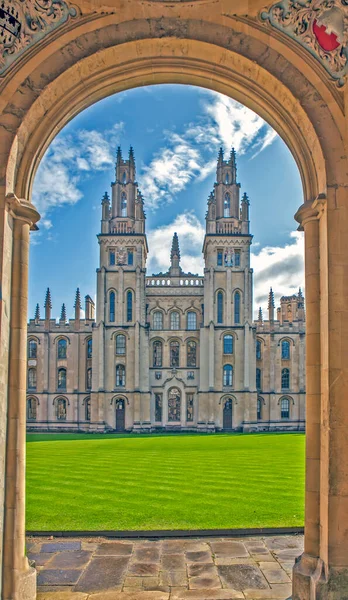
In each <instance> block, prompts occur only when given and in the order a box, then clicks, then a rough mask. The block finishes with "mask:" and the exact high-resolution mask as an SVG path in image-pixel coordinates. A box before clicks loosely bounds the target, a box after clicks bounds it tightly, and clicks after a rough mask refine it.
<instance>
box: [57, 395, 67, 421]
mask: <svg viewBox="0 0 348 600" xmlns="http://www.w3.org/2000/svg"><path fill="white" fill-rule="evenodd" d="M56 415H57V420H58V421H66V400H65V398H58V400H57V401H56Z"/></svg>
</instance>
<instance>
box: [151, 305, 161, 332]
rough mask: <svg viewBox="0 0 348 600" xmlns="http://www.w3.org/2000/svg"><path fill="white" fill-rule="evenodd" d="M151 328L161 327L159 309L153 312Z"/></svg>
mask: <svg viewBox="0 0 348 600" xmlns="http://www.w3.org/2000/svg"><path fill="white" fill-rule="evenodd" d="M153 328H154V329H156V330H157V331H159V330H160V329H163V313H162V312H161V311H160V310H156V312H154V313H153Z"/></svg>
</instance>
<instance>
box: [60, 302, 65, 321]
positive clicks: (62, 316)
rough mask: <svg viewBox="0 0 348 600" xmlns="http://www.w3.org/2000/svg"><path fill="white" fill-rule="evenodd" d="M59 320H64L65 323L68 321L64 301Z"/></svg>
mask: <svg viewBox="0 0 348 600" xmlns="http://www.w3.org/2000/svg"><path fill="white" fill-rule="evenodd" d="M59 320H60V321H63V323H66V321H67V318H66V308H65V304H64V302H63V304H62V310H61V313H60V319H59Z"/></svg>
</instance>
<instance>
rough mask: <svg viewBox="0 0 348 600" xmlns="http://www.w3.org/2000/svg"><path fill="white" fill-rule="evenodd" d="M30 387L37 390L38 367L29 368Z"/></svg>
mask: <svg viewBox="0 0 348 600" xmlns="http://www.w3.org/2000/svg"><path fill="white" fill-rule="evenodd" d="M28 388H29V389H30V390H36V369H34V368H32V367H31V368H30V369H28Z"/></svg>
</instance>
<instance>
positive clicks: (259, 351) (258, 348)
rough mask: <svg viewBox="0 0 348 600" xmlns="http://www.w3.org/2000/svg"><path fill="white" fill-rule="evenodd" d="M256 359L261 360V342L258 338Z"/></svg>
mask: <svg viewBox="0 0 348 600" xmlns="http://www.w3.org/2000/svg"><path fill="white" fill-rule="evenodd" d="M256 359H257V360H261V342H260V340H256Z"/></svg>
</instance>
